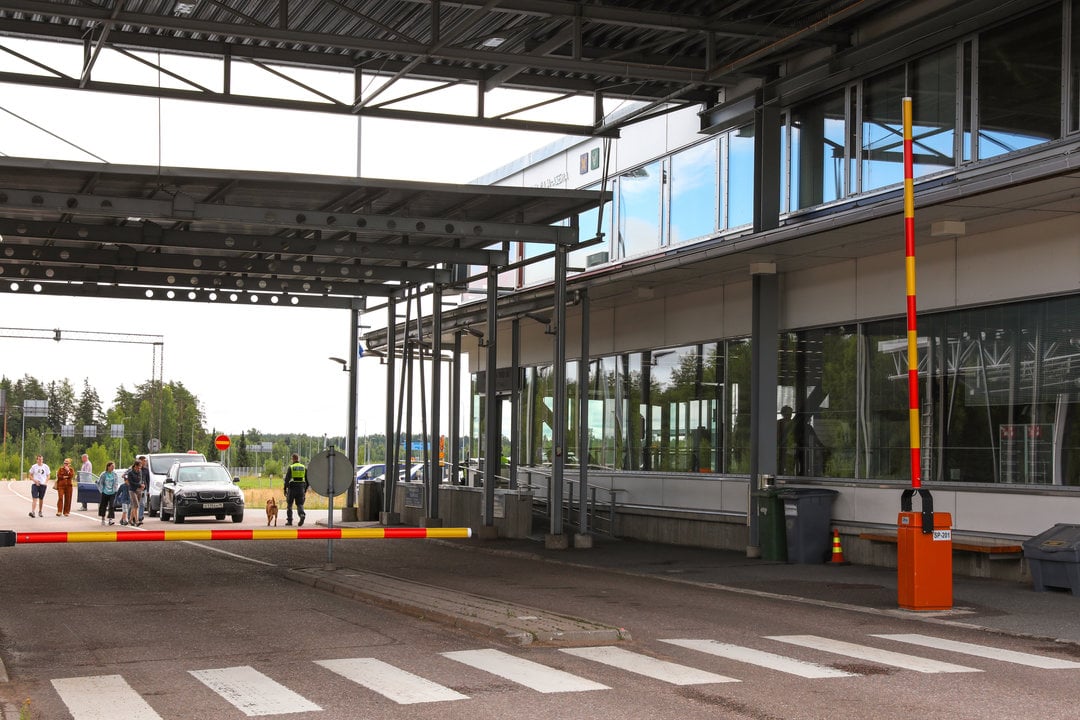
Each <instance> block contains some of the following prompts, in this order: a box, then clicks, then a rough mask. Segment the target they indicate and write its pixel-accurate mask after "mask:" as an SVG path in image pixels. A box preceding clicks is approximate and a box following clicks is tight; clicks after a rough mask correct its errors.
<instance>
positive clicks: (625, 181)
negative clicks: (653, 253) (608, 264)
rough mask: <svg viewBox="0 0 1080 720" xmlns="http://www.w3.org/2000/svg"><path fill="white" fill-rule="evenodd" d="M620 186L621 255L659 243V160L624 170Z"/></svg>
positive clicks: (633, 252) (658, 245)
mask: <svg viewBox="0 0 1080 720" xmlns="http://www.w3.org/2000/svg"><path fill="white" fill-rule="evenodd" d="M618 189H619V190H618V192H619V236H618V238H617V245H618V252H619V257H630V256H632V255H637V254H639V253H644V252H647V251H650V250H655V249H656V248H658V247H660V207H661V202H660V190H661V168H660V162H653V163H649V164H648V165H645V166H644V167H640V168H636V169H634V170H629V171H627V172H625V173H623V174H622V175H621V176H620V177H619V184H618Z"/></svg>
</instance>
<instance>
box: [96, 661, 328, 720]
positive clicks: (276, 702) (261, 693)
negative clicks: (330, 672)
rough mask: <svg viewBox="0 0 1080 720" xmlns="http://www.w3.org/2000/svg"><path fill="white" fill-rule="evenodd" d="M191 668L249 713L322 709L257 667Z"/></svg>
mask: <svg viewBox="0 0 1080 720" xmlns="http://www.w3.org/2000/svg"><path fill="white" fill-rule="evenodd" d="M188 672H189V673H191V674H192V675H194V676H195V677H196V678H198V679H199V680H200V681H201V682H202V683H203V684H204V685H206V686H207V687H208V688H210V689H211V690H213V691H214V692H216V693H217V694H218V695H220V696H221V697H223V698H225V699H226V700H228V701H229V702H230V703H232V704H233V705H235V706H236V707H237V708H238V709H239V710H240V711H241V712H243V713H244V714H245V715H247V716H248V717H254V716H256V715H285V714H287V713H298V712H310V711H312V710H322V708H321V707H319V706H318V705H316V704H315V703H313V702H311V701H310V700H308V699H307V698H304V697H302V696H300V695H297V694H296V693H294V692H293V691H292V690H290V689H289V688H287V687H285V686H284V685H282V684H280V683H278V682H277V681H275V680H273V679H271V678H269V677H267V676H266V675H263V674H262V673H261V672H259V671H258V670H256V669H255V668H253V667H248V666H241V667H231V668H218V669H216V670H188ZM112 717H116V718H119V717H122V716H120V715H114V716H112ZM124 720H127V719H126V718H125V719H124Z"/></svg>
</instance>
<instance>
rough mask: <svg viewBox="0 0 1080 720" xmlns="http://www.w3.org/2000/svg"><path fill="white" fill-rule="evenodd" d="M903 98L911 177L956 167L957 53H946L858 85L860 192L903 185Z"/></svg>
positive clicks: (914, 62)
mask: <svg viewBox="0 0 1080 720" xmlns="http://www.w3.org/2000/svg"><path fill="white" fill-rule="evenodd" d="M909 85H910V87H909ZM908 96H910V97H911V111H912V131H911V139H912V151H913V154H914V157H913V162H914V168H913V172H914V175H915V177H919V176H921V175H926V174H928V173H932V172H937V171H940V170H942V169H947V168H950V167H954V166H955V164H956V163H955V149H954V143H955V138H956V50H955V48H952V47H950V48H948V49H946V50H943V51H942V52H939V53H935V54H934V55H930V56H927V57H924V58H920V59H918V60H915V61H913V62H911V63H909V64H908V65H907V66H904V67H899V68H894V69H892V70H889V71H888V72H884V73H881V74H880V75H877V76H875V77H872V78H870V79H868V80H866V81H865V82H864V83H863V104H862V108H863V109H862V128H863V130H862V138H861V140H862V157H863V160H862V168H861V170H862V189H863V190H864V191H866V190H874V189H876V188H881V187H886V186H888V185H897V184H900V183H902V182H903V181H904V126H903V115H902V113H903V103H902V101H903V98H904V97H908Z"/></svg>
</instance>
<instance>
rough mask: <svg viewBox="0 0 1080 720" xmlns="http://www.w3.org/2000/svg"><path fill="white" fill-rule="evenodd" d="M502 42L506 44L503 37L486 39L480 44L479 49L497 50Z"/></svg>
mask: <svg viewBox="0 0 1080 720" xmlns="http://www.w3.org/2000/svg"><path fill="white" fill-rule="evenodd" d="M504 42H506V38H504V37H489V38H488V39H486V40H484V41H483V42H482V43H480V47H486V48H497V47H499V46H500V45H502V44H503V43H504Z"/></svg>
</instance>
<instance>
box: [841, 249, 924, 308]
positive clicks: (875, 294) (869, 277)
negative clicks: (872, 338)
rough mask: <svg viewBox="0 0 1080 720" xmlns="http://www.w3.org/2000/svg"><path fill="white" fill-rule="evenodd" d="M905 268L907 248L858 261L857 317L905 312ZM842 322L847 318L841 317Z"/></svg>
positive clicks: (856, 268) (856, 275) (856, 273)
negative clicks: (905, 251)
mask: <svg viewBox="0 0 1080 720" xmlns="http://www.w3.org/2000/svg"><path fill="white" fill-rule="evenodd" d="M916 252H917V251H916ZM917 261H918V259H917V258H916V262H917ZM904 272H905V270H904V253H903V251H899V252H895V253H885V254H883V255H875V256H873V257H866V258H861V259H859V260H858V261H856V266H855V280H856V286H857V287H856V291H855V316H854V319H857V320H864V319H867V318H879V317H882V316H886V315H895V314H897V313H903V312H904V311H905V308H906V298H907V283H906V281H905V278H904ZM838 322H847V321H846V320H841V319H838Z"/></svg>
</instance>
